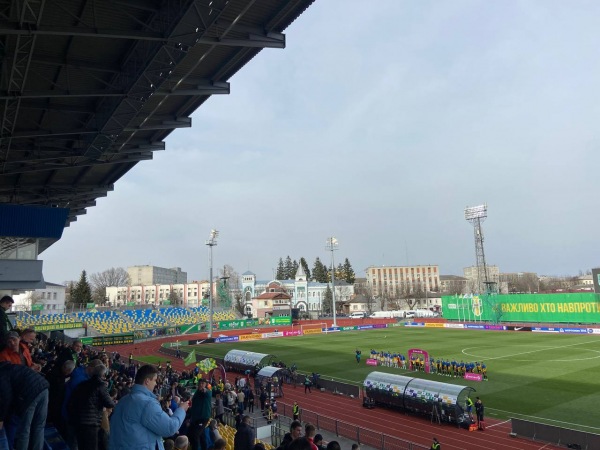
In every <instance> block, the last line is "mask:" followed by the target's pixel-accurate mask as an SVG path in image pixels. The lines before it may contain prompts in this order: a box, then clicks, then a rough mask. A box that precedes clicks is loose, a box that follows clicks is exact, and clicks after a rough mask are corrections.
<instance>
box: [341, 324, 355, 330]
mask: <svg viewBox="0 0 600 450" xmlns="http://www.w3.org/2000/svg"><path fill="white" fill-rule="evenodd" d="M341 330H342V331H354V330H358V326H356V325H355V326H353V327H342V328H341Z"/></svg>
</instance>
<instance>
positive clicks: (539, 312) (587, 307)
mask: <svg viewBox="0 0 600 450" xmlns="http://www.w3.org/2000/svg"><path fill="white" fill-rule="evenodd" d="M442 312H443V315H444V318H445V319H449V320H460V321H480V320H481V321H489V322H545V323H599V322H600V295H598V294H594V293H592V292H585V293H572V294H571V293H565V294H511V295H508V294H499V295H490V296H485V295H482V296H477V295H474V296H466V295H465V296H444V297H442Z"/></svg>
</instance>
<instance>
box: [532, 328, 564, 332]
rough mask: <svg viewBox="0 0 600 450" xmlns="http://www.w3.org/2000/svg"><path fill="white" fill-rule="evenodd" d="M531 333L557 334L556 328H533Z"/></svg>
mask: <svg viewBox="0 0 600 450" xmlns="http://www.w3.org/2000/svg"><path fill="white" fill-rule="evenodd" d="M531 331H533V332H534V333H558V328H551V327H533V328H531Z"/></svg>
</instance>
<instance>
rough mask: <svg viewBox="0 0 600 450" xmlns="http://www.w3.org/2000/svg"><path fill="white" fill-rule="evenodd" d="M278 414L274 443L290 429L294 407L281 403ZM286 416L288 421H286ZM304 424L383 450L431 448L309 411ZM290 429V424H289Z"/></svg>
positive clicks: (303, 411) (305, 415) (304, 417)
mask: <svg viewBox="0 0 600 450" xmlns="http://www.w3.org/2000/svg"><path fill="white" fill-rule="evenodd" d="M278 413H279V415H280V420H279V422H278V423H277V424H274V426H273V431H272V437H271V439H272V442H273V443H275V442H279V441H280V440H281V439H282V438H283V434H285V433H286V432H287V431H289V429H286V427H285V425H284V422H285V421H289V418H291V417H292V405H288V404H285V403H279V410H278ZM281 416H284V417H285V418H286V419H287V420H286V419H284V418H283V417H281ZM300 418H301V420H302V422H310V423H312V424H313V425H314V426H315V427H316V428H317V430H324V431H328V432H330V433H334V434H335V435H336V436H342V437H345V438H347V439H351V440H353V441H356V442H358V443H359V444H361V445H368V446H369V447H373V448H376V449H381V450H427V449H429V447H427V446H424V445H421V444H417V443H415V442H411V441H408V440H406V439H401V438H398V437H395V436H390V435H389V434H385V433H381V432H379V431H375V430H370V429H368V428H363V427H359V426H357V425H353V424H351V423H348V422H344V421H343V420H338V419H335V418H333V417H329V416H325V415H323V414H319V413H316V412H314V411H310V410H307V409H303V410H302V414H301V416H300ZM288 428H289V424H288Z"/></svg>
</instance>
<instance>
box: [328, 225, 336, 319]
mask: <svg viewBox="0 0 600 450" xmlns="http://www.w3.org/2000/svg"><path fill="white" fill-rule="evenodd" d="M325 248H326V249H327V250H329V251H330V252H331V304H332V308H331V309H333V326H334V327H337V320H336V316H335V264H334V263H333V252H334V251H336V250H337V249H338V240H337V239H336V238H334V237H333V236H331V237H330V238H327V241H326V242H325Z"/></svg>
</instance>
